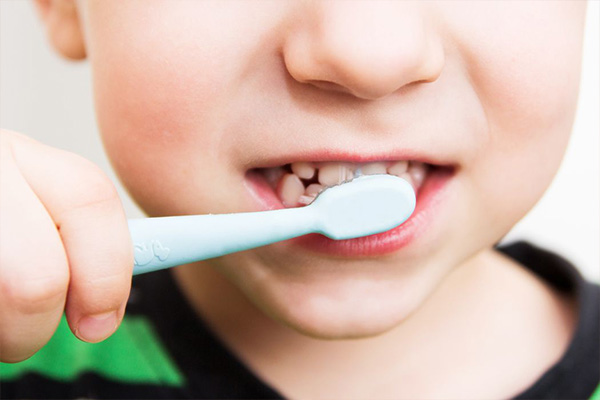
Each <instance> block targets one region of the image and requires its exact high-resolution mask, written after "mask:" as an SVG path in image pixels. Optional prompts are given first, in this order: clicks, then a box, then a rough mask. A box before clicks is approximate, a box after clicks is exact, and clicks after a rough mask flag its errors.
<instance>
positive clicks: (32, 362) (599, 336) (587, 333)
mask: <svg viewBox="0 0 600 400" xmlns="http://www.w3.org/2000/svg"><path fill="white" fill-rule="evenodd" d="M499 250H500V251H501V252H503V253H505V254H506V255H508V256H510V257H512V258H513V259H515V260H516V261H517V262H519V263H520V264H522V265H523V266H525V267H527V268H528V269H530V270H531V271H533V272H534V273H535V274H537V275H539V276H540V277H541V278H542V279H544V280H545V281H547V282H548V283H549V284H551V285H552V286H554V287H555V288H557V289H558V290H560V291H563V292H565V293H571V294H573V295H574V296H575V297H576V298H577V301H578V310H579V320H578V322H577V326H576V330H575V334H574V337H573V339H572V341H571V343H570V345H569V347H568V349H567V350H566V352H565V354H564V355H563V357H562V358H561V359H560V360H559V361H558V362H557V363H556V364H555V365H554V366H553V367H552V368H550V369H549V370H548V371H546V373H545V374H544V375H543V376H542V377H541V378H540V379H539V380H538V381H537V382H535V383H534V384H533V385H532V386H531V387H530V388H528V389H527V390H525V391H524V392H523V393H521V394H520V395H519V396H517V397H516V399H589V398H590V397H591V396H592V393H593V392H594V391H595V389H596V387H597V386H598V384H599V382H600V367H599V363H600V346H599V343H600V328H599V325H600V287H599V286H598V285H597V284H592V283H590V282H587V281H585V280H584V279H583V278H582V276H581V275H580V274H579V272H578V271H577V270H576V269H575V268H574V267H573V266H572V265H571V264H569V263H568V262H567V261H565V260H564V259H562V258H560V257H558V256H557V255H555V254H552V253H549V252H547V251H544V250H541V249H539V248H536V247H534V246H532V245H530V244H527V243H523V242H519V243H515V244H513V245H510V246H506V247H503V248H499ZM499 373H501V371H499ZM0 398H3V399H4V398H44V399H48V398H120V399H124V398H196V399H201V398H209V399H236V398H243V399H274V398H282V396H281V395H280V394H279V393H277V392H276V391H275V390H274V389H272V388H270V387H269V386H268V385H266V384H265V383H264V382H262V381H261V380H260V379H259V378H258V377H257V376H256V375H254V374H253V372H252V371H251V370H249V369H248V368H247V367H246V366H245V365H243V364H242V363H241V362H240V361H239V360H238V359H237V358H236V357H235V356H234V355H233V354H231V353H230V352H229V351H228V350H227V349H226V348H225V347H224V346H223V345H222V344H221V343H220V341H219V340H218V339H217V338H215V337H214V336H213V335H212V334H211V332H210V331H209V330H208V329H207V328H206V326H204V324H203V323H202V321H201V320H200V319H199V318H198V317H197V316H196V314H195V313H194V312H193V310H192V309H191V308H190V306H189V305H188V304H187V303H186V301H185V300H184V298H183V297H182V295H181V294H180V292H179V290H178V288H177V286H176V284H175V283H174V281H173V280H172V278H171V275H170V273H169V272H168V271H161V272H155V273H152V274H146V275H140V276H137V277H135V278H134V287H133V289H132V293H131V297H130V302H129V305H128V308H127V316H126V318H125V320H124V321H123V324H122V325H121V327H120V328H119V330H118V331H117V332H116V333H115V334H114V335H113V336H112V337H111V338H109V339H107V340H105V341H104V342H102V343H99V344H93V345H92V344H87V343H83V342H80V341H78V340H77V339H75V338H74V337H73V336H72V334H71V333H70V332H69V329H68V327H67V325H66V321H65V320H64V318H63V321H62V322H61V325H60V326H59V329H58V330H57V332H56V334H55V335H54V337H53V338H52V340H51V341H50V342H49V343H48V345H46V346H45V347H44V348H43V349H42V350H41V351H39V352H38V353H37V354H36V355H34V356H33V357H32V358H30V359H29V360H26V361H24V362H22V363H17V364H0ZM594 398H595V399H596V398H597V399H600V393H598V392H596V394H595V395H594Z"/></svg>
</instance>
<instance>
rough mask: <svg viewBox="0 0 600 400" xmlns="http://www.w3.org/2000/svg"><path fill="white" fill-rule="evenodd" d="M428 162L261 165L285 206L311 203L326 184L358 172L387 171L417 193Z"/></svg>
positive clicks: (358, 173) (334, 183) (348, 177)
mask: <svg viewBox="0 0 600 400" xmlns="http://www.w3.org/2000/svg"><path fill="white" fill-rule="evenodd" d="M427 171H428V165H427V164H424V163H422V162H418V161H406V160H403V161H386V162H373V163H361V164H358V163H345V162H296V163H291V164H286V165H283V166H279V167H274V168H261V169H258V170H257V172H258V173H261V174H263V175H264V177H265V179H266V181H267V183H268V184H269V186H271V188H272V189H273V190H274V191H275V193H277V195H278V197H279V199H280V200H281V203H282V204H283V205H284V207H300V206H303V205H307V204H310V203H312V201H313V200H314V199H315V198H316V197H317V195H318V194H319V193H320V192H322V191H323V190H325V189H327V188H328V187H331V186H335V185H339V184H340V183H343V182H347V181H350V180H352V179H353V178H355V177H358V176H360V175H374V174H390V175H395V176H398V177H400V178H403V179H405V180H406V181H408V182H409V183H410V184H411V185H412V186H413V189H414V190H415V193H417V192H418V190H419V188H420V187H421V185H422V184H423V181H424V180H425V177H426V175H427Z"/></svg>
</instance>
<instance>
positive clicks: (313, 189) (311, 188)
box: [304, 183, 324, 196]
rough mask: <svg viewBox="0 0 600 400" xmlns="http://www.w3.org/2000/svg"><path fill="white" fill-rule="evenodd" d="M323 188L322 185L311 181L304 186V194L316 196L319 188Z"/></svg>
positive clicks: (319, 190)
mask: <svg viewBox="0 0 600 400" xmlns="http://www.w3.org/2000/svg"><path fill="white" fill-rule="evenodd" d="M323 188H324V186H323V185H319V184H318V183H311V184H310V185H308V186H307V187H306V190H305V191H304V194H305V195H307V196H313V195H314V196H316V195H318V194H319V193H320V192H321V190H323Z"/></svg>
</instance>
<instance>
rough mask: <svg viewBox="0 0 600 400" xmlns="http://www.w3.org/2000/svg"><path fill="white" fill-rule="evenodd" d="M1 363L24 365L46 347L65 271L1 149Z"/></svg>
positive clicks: (47, 224)
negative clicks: (18, 362) (22, 363)
mask: <svg viewBox="0 0 600 400" xmlns="http://www.w3.org/2000/svg"><path fill="white" fill-rule="evenodd" d="M1 157H2V160H1V164H0V182H1V183H2V190H1V191H0V204H1V205H2V207H0V285H1V287H0V361H2V362H17V361H22V360H24V359H26V358H28V357H30V356H31V355H33V354H34V353H35V352H36V351H38V350H39V349H40V348H41V347H42V346H44V345H45V344H46V342H48V340H49V339H50V338H51V337H52V334H53V333H54V331H55V330H56V327H57V326H58V323H59V322H60V318H61V315H62V313H63V309H64V305H65V298H66V294H67V287H68V283H69V269H68V264H67V257H66V254H65V251H64V249H63V246H62V243H61V240H60V235H59V234H58V232H57V230H56V228H55V226H54V222H53V221H52V219H51V218H50V216H49V215H48V213H47V212H46V210H45V209H44V207H43V205H42V204H41V203H40V202H39V200H38V199H37V197H36V196H35V194H34V193H33V191H32V190H31V188H30V187H29V186H28V185H27V183H26V182H25V180H24V178H23V177H22V176H21V175H20V174H19V171H18V170H17V168H16V166H15V165H14V164H13V163H12V162H11V160H9V159H10V158H11V155H10V151H8V149H7V147H5V143H2V154H1Z"/></svg>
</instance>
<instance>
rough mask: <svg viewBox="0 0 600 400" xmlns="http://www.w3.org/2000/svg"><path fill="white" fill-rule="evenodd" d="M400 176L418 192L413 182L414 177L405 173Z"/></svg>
mask: <svg viewBox="0 0 600 400" xmlns="http://www.w3.org/2000/svg"><path fill="white" fill-rule="evenodd" d="M399 176H400V178H402V179H404V180H405V181H407V182H408V183H410V184H411V186H412V187H413V189H414V190H417V188H416V186H415V182H414V181H413V179H412V177H411V176H410V174H409V173H408V172H403V173H402V174H400V175H399Z"/></svg>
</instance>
